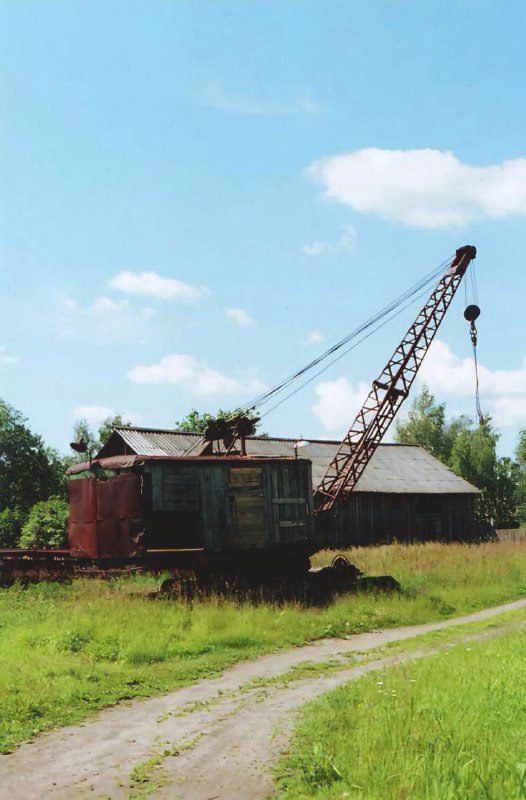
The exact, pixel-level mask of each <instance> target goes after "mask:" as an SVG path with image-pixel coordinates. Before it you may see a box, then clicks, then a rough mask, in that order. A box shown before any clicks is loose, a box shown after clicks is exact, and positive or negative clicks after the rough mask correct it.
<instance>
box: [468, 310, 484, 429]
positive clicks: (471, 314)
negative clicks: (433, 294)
mask: <svg viewBox="0 0 526 800" xmlns="http://www.w3.org/2000/svg"><path fill="white" fill-rule="evenodd" d="M479 317H480V308H479V307H478V306H476V305H475V304H473V305H470V306H468V307H467V308H466V310H465V311H464V319H466V320H467V321H468V322H469V323H471V324H470V328H469V334H470V336H471V344H472V345H473V358H474V361H475V403H476V408H477V416H478V418H479V424H480V425H483V424H484V422H485V417H484V415H483V413H482V410H481V408H480V396H479V370H478V362H477V327H476V325H475V320H477V319H478V318H479Z"/></svg>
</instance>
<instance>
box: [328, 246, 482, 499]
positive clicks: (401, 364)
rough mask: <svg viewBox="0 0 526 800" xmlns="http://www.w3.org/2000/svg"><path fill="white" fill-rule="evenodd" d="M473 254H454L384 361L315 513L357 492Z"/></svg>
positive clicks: (467, 248) (468, 251) (464, 249)
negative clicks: (415, 315)
mask: <svg viewBox="0 0 526 800" xmlns="http://www.w3.org/2000/svg"><path fill="white" fill-rule="evenodd" d="M476 255H477V251H476V248H475V247H473V246H472V245H466V246H465V247H461V248H459V249H458V250H457V251H456V254H455V256H454V258H453V260H452V262H451V264H450V265H449V267H448V268H447V269H446V271H445V273H444V274H443V275H442V277H441V278H440V280H439V282H438V284H437V286H436V287H435V289H434V290H433V292H432V293H431V296H430V298H429V299H428V301H427V303H426V304H425V306H424V307H423V308H422V310H421V311H420V313H419V314H418V316H417V318H416V320H415V321H414V322H413V324H412V325H411V327H410V328H409V330H408V331H407V333H406V335H405V336H404V338H403V340H402V342H401V343H400V344H399V346H398V347H397V348H396V350H395V352H394V354H393V356H392V357H391V358H390V359H389V361H388V362H387V364H386V366H385V368H384V369H383V370H382V372H381V374H380V376H379V377H378V379H377V380H375V381H373V385H372V387H371V391H370V392H369V395H368V397H367V400H366V401H365V403H364V405H363V407H362V408H361V409H360V411H359V412H358V415H357V417H356V419H355V421H354V424H353V426H352V427H351V429H350V430H349V432H348V433H347V434H346V436H345V438H344V439H343V441H342V443H341V445H340V447H339V448H338V452H337V453H336V455H335V456H334V458H333V460H332V462H331V464H330V465H329V467H328V469H327V472H326V473H325V476H324V477H323V480H322V481H321V483H320V485H319V486H318V487H317V489H316V490H315V492H314V510H315V513H316V514H320V513H322V512H327V511H330V510H331V509H333V508H334V506H335V505H336V504H337V503H338V502H339V501H341V500H342V499H343V498H345V497H346V496H347V495H348V494H349V492H352V490H353V489H354V488H355V486H356V484H357V483H358V481H359V479H360V476H361V475H362V473H363V471H364V469H365V468H366V466H367V464H368V463H369V461H370V459H371V457H372V455H373V453H374V452H375V450H376V448H377V447H378V445H379V444H380V442H381V441H382V439H383V437H384V435H385V433H386V431H387V429H388V428H389V426H390V424H391V422H392V421H393V419H394V418H395V416H396V413H397V411H398V409H399V408H400V406H401V405H402V403H403V402H404V400H405V398H406V397H407V395H408V394H409V390H410V388H411V385H412V383H413V381H414V379H415V377H416V375H417V373H418V370H419V367H420V364H421V363H422V360H423V358H424V356H425V354H426V353H427V351H428V349H429V346H430V344H431V342H432V341H433V339H434V337H435V334H436V332H437V330H438V328H439V327H440V323H441V322H442V320H443V318H444V315H445V313H446V311H447V309H448V307H449V305H450V303H451V301H452V299H453V297H454V295H455V292H456V290H457V289H458V286H459V284H460V282H461V280H462V278H463V277H464V274H465V272H466V270H467V268H468V267H469V265H470V263H471V261H472V260H473V259H474V258H476Z"/></svg>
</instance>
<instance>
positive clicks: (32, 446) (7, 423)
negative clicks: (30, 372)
mask: <svg viewBox="0 0 526 800" xmlns="http://www.w3.org/2000/svg"><path fill="white" fill-rule="evenodd" d="M26 422H27V420H26V419H25V418H24V417H23V416H22V414H20V412H19V411H16V410H15V409H14V408H13V407H12V406H10V405H8V404H7V403H5V402H4V401H3V400H0V511H3V510H4V509H6V508H9V509H13V510H14V509H18V510H19V511H20V512H21V513H27V511H28V510H29V509H30V508H31V506H32V505H34V503H37V502H39V501H40V500H45V499H46V498H48V497H50V496H51V495H54V494H60V493H61V491H62V490H63V473H64V465H63V463H62V460H61V459H60V458H59V456H58V454H57V453H56V452H55V451H53V450H50V449H49V448H47V447H46V446H45V445H44V443H43V441H42V439H41V438H40V436H38V435H36V434H34V433H32V432H31V431H30V430H29V428H28V427H27V425H26Z"/></svg>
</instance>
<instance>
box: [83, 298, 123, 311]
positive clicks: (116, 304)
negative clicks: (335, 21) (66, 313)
mask: <svg viewBox="0 0 526 800" xmlns="http://www.w3.org/2000/svg"><path fill="white" fill-rule="evenodd" d="M127 307H128V301H127V300H112V298H111V297H96V298H95V300H94V301H93V303H92V305H91V306H88V309H87V310H88V313H93V314H118V313H119V312H120V311H124V309H125V308H127Z"/></svg>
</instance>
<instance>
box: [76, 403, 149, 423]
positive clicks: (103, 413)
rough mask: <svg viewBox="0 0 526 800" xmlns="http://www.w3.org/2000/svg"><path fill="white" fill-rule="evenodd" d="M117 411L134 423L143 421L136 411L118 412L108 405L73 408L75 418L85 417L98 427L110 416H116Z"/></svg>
mask: <svg viewBox="0 0 526 800" xmlns="http://www.w3.org/2000/svg"><path fill="white" fill-rule="evenodd" d="M117 413H120V414H121V415H122V417H123V419H125V420H128V421H129V422H132V423H133V424H134V425H138V424H139V423H140V422H141V415H140V414H137V413H136V412H135V411H120V412H117V411H116V410H115V409H114V408H109V407H108V406H97V405H94V406H89V405H87V406H82V405H81V406H76V407H75V408H74V409H73V419H75V420H81V419H85V420H86V422H87V423H88V424H89V425H90V426H92V427H94V428H98V427H99V425H100V424H101V422H103V421H104V420H105V419H107V418H108V417H114V416H116V414H117Z"/></svg>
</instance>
